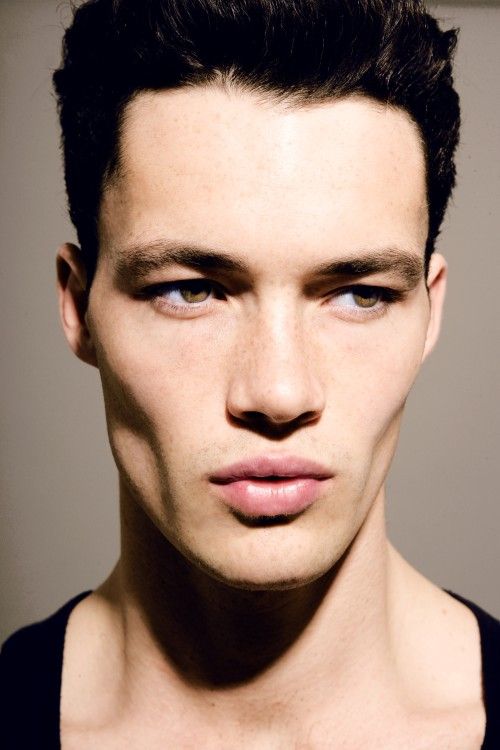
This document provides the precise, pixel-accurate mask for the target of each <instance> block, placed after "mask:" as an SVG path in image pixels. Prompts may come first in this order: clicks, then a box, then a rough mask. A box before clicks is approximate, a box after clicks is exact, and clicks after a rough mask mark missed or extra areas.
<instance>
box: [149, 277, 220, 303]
mask: <svg viewBox="0 0 500 750" xmlns="http://www.w3.org/2000/svg"><path fill="white" fill-rule="evenodd" d="M145 296H147V297H149V298H150V299H153V300H154V301H155V302H157V303H158V304H160V305H168V307H172V308H174V309H187V308H198V307H201V306H204V304H205V303H207V302H209V301H210V300H211V299H212V298H214V297H218V298H220V297H221V292H220V290H217V289H216V286H215V284H214V283H213V282H212V281H208V280H207V279H186V280H182V281H169V282H165V283H163V284H155V285H154V286H151V287H149V288H148V289H147V290H146V292H145Z"/></svg>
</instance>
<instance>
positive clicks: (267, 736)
mask: <svg viewBox="0 0 500 750" xmlns="http://www.w3.org/2000/svg"><path fill="white" fill-rule="evenodd" d="M454 43H455V33H454V32H450V31H448V32H443V31H441V30H440V29H439V28H438V26H437V24H436V22H435V21H434V20H433V19H432V18H431V17H430V16H429V15H428V14H427V13H426V11H425V9H424V8H423V6H422V5H421V4H420V3H419V2H414V1H412V0H407V2H404V3H393V2H381V1H380V0H358V1H357V2H346V1H345V0H331V1H330V2H321V0H316V1H315V2H311V0H308V1H307V2H306V0H294V1H293V2H292V1H291V0H288V1H287V0H280V1H279V2H276V1H275V2H272V3H271V2H270V1H269V0H260V1H258V0H254V2H243V0H242V1H241V2H227V3H218V2H215V0H184V1H182V0H169V1H167V0H149V2H139V0H115V1H114V2H112V1H111V0H94V1H92V2H86V3H83V5H81V7H80V8H79V9H78V10H77V11H76V13H75V16H74V20H73V23H72V26H71V27H70V28H69V29H68V31H67V33H66V37H65V50H64V60H63V64H62V67H61V68H60V70H59V71H57V72H56V74H55V85H56V90H57V93H58V96H59V103H60V115H61V124H62V130H63V141H64V148H65V166H66V183H67V189H68V196H69V204H70V211H71V216H72V219H73V221H74V223H75V226H76V228H77V231H78V236H79V242H80V247H76V246H75V245H71V244H66V245H64V246H63V247H62V248H61V249H60V251H59V254H58V282H59V300H60V310H61V319H62V324H63V327H64V330H65V333H66V336H67V339H68V342H69V344H70V346H71V348H72V350H73V351H74V352H75V354H76V355H77V356H78V357H79V358H80V359H82V360H83V361H84V362H87V363H89V364H91V365H94V366H96V367H98V368H99V371H100V375H101V379H102V384H103V392H104V398H105V405H106V414H107V421H108V430H109V436H110V442H111V446H112V450H113V454H114V457H115V461H116V464H117V467H118V471H119V477H120V511H121V556H120V560H119V561H118V563H117V565H116V567H115V569H114V570H113V571H112V572H111V574H110V575H109V577H108V578H107V580H106V581H105V582H104V583H103V584H102V585H101V586H100V587H99V588H97V589H96V590H95V591H93V592H84V593H83V594H81V595H79V596H78V597H75V598H74V599H73V600H71V601H70V602H68V603H67V604H66V605H65V606H64V607H63V608H62V609H61V610H60V611H59V612H58V613H56V614H55V615H54V616H53V617H52V618H49V620H47V621H45V622H43V623H39V624H36V625H32V626H30V627H28V628H26V629H24V630H21V631H19V632H18V633H17V634H14V636H12V637H11V638H10V639H9V640H8V641H7V643H6V644H5V646H4V649H3V652H2V662H3V671H4V675H5V677H4V680H3V683H4V686H5V689H6V695H5V697H4V700H3V705H4V706H6V707H7V710H6V711H5V718H4V719H3V724H4V727H5V735H6V738H7V743H10V744H7V743H6V746H8V747H57V746H59V745H61V746H62V747H63V748H64V749H65V750H66V748H67V749H68V750H72V749H73V748H75V749H78V750H79V749H80V748H82V749H83V748H104V749H106V748H128V747H130V748H147V750H156V749H157V748H190V749H191V748H207V749H208V750H212V749H215V748H240V747H241V748H249V749H252V750H253V749H254V748H258V749H259V750H260V749H261V748H263V749H266V750H267V749H269V750H271V749H272V750H281V749H282V748H283V749H288V748H307V749H308V750H309V749H316V748H346V749H347V748H348V749H350V750H358V749H359V748H375V749H377V750H382V749H383V750H396V748H397V749H398V750H401V748H405V749H407V748H408V749H409V750H413V749H415V750H417V749H418V750H423V749H424V748H425V750H443V749H444V748H449V749H450V750H469V749H470V750H477V749H478V748H481V747H483V748H487V749H488V750H491V749H492V748H498V747H500V731H499V719H498V711H496V710H495V701H496V697H497V696H498V689H499V688H498V677H497V671H496V670H497V669H498V667H499V666H500V658H499V651H500V647H499V644H500V623H498V622H497V621H496V620H494V619H493V618H492V617H490V616H489V615H488V614H486V613H484V612H483V611H482V610H480V609H479V608H478V607H477V606H475V605H474V604H471V603H470V602H466V601H465V600H462V599H460V597H458V596H457V595H450V594H449V593H447V592H444V591H442V590H440V589H439V588H437V587H436V586H434V585H433V584H432V583H431V582H430V581H428V580H426V579H425V578H423V577H422V576H421V575H420V574H419V573H418V572H417V571H415V570H414V569H412V568H411V567H410V566H409V564H408V563H406V562H405V561H404V560H403V559H402V558H401V556H400V555H399V554H398V553H397V551H396V550H395V549H394V548H393V547H392V546H391V545H390V543H389V542H388V539H387V536H386V530H385V524H384V482H385V478H386V476H387V472H388V470H389V466H390V463H391V459H392V456H393V454H394V450H395V447H396V441H397V436H398V431H399V425H400V421H401V416H402V411H403V408H404V403H405V400H406V397H407V395H408V392H409V390H410V388H411V386H412V383H413V382H414V380H415V377H416V375H417V373H418V371H419V368H420V366H421V364H422V362H423V361H424V359H425V358H426V357H427V356H428V354H429V353H430V352H431V350H432V349H433V347H434V345H435V343H436V341H437V338H438V334H439V327H440V319H441V312H442V307H443V300H444V294H445V284H446V262H445V260H444V258H443V257H442V256H441V255H439V254H438V253H436V252H435V251H434V244H435V240H436V237H437V235H438V232H439V227H440V224H441V221H442V218H443V215H444V211H445V208H446V204H447V201H448V198H449V196H450V192H451V190H452V187H453V184H454V164H453V154H454V151H455V147H456V143H457V139H458V123H459V110H458V100H457V96H456V93H455V91H454V89H453V86H452V77H451V56H452V53H453V48H454ZM63 649H64V651H63ZM63 655H64V661H63ZM19 716H21V717H23V721H22V722H21V721H19V720H18V718H17V717H19Z"/></svg>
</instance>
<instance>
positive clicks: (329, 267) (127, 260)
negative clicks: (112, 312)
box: [115, 240, 425, 288]
mask: <svg viewBox="0 0 500 750" xmlns="http://www.w3.org/2000/svg"><path fill="white" fill-rule="evenodd" d="M172 265H180V266H185V267H187V268H192V269H193V270H196V271H200V272H212V273H214V272H217V271H219V272H225V273H238V274H246V275H250V273H251V271H250V268H249V266H248V265H247V264H246V263H245V262H244V261H242V260H240V259H239V258H238V257H237V256H234V255H229V254H226V253H221V252H220V251H218V250H214V249H211V248H209V247H207V246H205V245H195V244H184V243H179V242H175V241H167V240H157V241H153V242H150V243H147V244H142V245H135V246H132V247H129V248H128V249H126V250H121V251H119V252H118V253H117V257H116V261H115V268H116V273H117V276H118V277H119V279H120V280H121V281H122V282H126V281H129V280H130V278H143V277H145V276H147V275H148V274H149V273H152V272H153V271H158V270H162V269H165V268H168V267H169V266H172ZM424 269H425V263H424V258H423V257H421V256H420V255H417V254H416V253H415V252H411V251H409V250H403V249H401V248H395V247H388V248H382V249H377V250H372V251H366V250H364V251H360V252H359V253H356V254H353V255H349V256H346V257H343V258H338V259H335V260H332V261H327V262H326V263H322V264H320V265H318V266H315V267H314V268H313V269H311V270H310V271H309V272H308V276H310V277H311V278H314V277H316V278H318V277H320V278H321V277H323V278H328V277H341V278H353V279H355V278H360V277H362V276H370V275H374V274H376V273H391V274H393V275H396V276H399V277H400V278H401V279H402V280H403V281H404V282H405V283H406V284H407V285H408V286H409V287H410V288H414V287H415V286H417V284H418V282H419V281H420V279H421V278H422V276H423V275H424Z"/></svg>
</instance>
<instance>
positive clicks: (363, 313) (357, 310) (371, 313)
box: [330, 284, 404, 320]
mask: <svg viewBox="0 0 500 750" xmlns="http://www.w3.org/2000/svg"><path fill="white" fill-rule="evenodd" d="M403 297H404V293H402V292H399V291H396V290H395V289H387V288H385V287H381V286H370V285H368V284H357V285H354V286H349V287H344V288H343V289H339V290H338V291H337V292H336V293H334V294H333V295H332V296H331V297H330V304H331V305H332V307H333V308H334V309H335V310H336V312H337V314H338V315H340V316H341V317H345V318H346V319H348V320H355V319H358V320H366V319H369V318H371V317H378V316H380V315H382V314H383V313H385V312H387V310H388V309H389V306H390V305H391V303H393V302H396V301H398V300H400V299H402V298H403Z"/></svg>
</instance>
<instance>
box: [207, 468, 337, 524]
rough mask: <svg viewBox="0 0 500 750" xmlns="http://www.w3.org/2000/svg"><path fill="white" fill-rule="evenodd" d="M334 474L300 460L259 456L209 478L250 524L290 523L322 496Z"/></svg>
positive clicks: (222, 495)
mask: <svg viewBox="0 0 500 750" xmlns="http://www.w3.org/2000/svg"><path fill="white" fill-rule="evenodd" d="M332 477H333V473H332V472H331V471H329V470H328V469H327V468H326V467H323V466H321V465H320V464H317V463H316V462H312V461H308V460H305V459H301V458H297V457H287V456H259V457H257V458H254V459H250V460H247V461H244V462H240V463H237V464H232V465H231V466H228V467H226V468H225V469H223V470H222V471H220V472H217V473H216V474H213V475H211V476H210V481H211V482H212V484H214V485H216V487H217V494H218V495H219V496H220V497H221V499H222V501H223V502H225V503H226V504H227V505H228V506H229V507H230V509H231V510H233V511H234V513H235V514H236V515H237V516H238V517H240V518H241V517H242V518H244V519H246V520H247V521H249V522H250V525H259V526H262V525H276V524H278V523H284V522H289V521H291V520H292V519H293V518H294V517H296V516H297V515H299V514H301V513H303V512H304V511H305V510H306V509H307V508H309V507H310V506H311V505H312V504H313V503H314V502H315V501H316V500H317V499H318V498H319V496H320V494H321V492H322V491H323V489H324V484H325V483H326V482H327V481H328V480H329V479H331V478H332Z"/></svg>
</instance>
